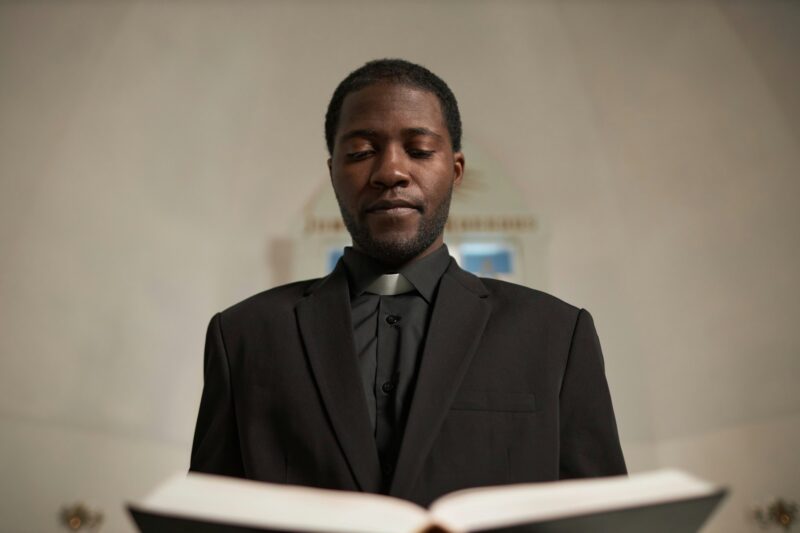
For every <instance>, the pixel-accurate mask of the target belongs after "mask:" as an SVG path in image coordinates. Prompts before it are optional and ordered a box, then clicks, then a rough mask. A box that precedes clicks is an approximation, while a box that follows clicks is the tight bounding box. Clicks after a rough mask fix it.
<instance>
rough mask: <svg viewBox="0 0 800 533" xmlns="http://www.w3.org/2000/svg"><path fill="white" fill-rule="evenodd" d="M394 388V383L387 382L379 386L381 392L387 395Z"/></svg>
mask: <svg viewBox="0 0 800 533" xmlns="http://www.w3.org/2000/svg"><path fill="white" fill-rule="evenodd" d="M394 387H395V385H394V381H387V382H386V383H384V384H383V385H381V390H382V391H383V392H385V393H386V394H389V393H390V392H392V391H393V390H394Z"/></svg>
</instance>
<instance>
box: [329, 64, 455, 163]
mask: <svg viewBox="0 0 800 533" xmlns="http://www.w3.org/2000/svg"><path fill="white" fill-rule="evenodd" d="M376 83H390V84H396V85H406V86H409V87H414V88H415V89H422V90H424V91H430V92H432V93H433V94H434V95H436V98H438V100H439V105H441V107H442V115H443V116H444V121H445V124H446V126H447V131H448V133H449V134H450V140H451V143H452V146H453V151H454V152H458V151H460V150H461V114H460V113H459V112H458V102H456V97H455V95H454V94H453V91H451V90H450V87H448V86H447V84H446V83H445V82H444V80H442V79H441V78H440V77H439V76H437V75H436V74H434V73H433V72H431V71H430V70H428V69H426V68H425V67H423V66H422V65H417V64H415V63H411V62H410V61H405V60H403V59H376V60H374V61H370V62H368V63H366V64H365V65H364V66H363V67H360V68H358V69H356V70H354V71H353V72H351V73H350V74H348V75H347V77H346V78H345V79H343V80H342V82H341V83H339V85H338V87H336V90H335V91H333V96H332V97H331V101H330V103H329V104H328V111H327V113H325V142H326V143H327V145H328V153H329V154H333V145H334V141H335V140H336V130H337V129H338V128H339V117H340V115H341V113H342V103H343V102H344V99H345V97H346V96H347V95H348V94H350V93H353V92H356V91H359V90H361V89H363V88H365V87H368V86H370V85H374V84H376Z"/></svg>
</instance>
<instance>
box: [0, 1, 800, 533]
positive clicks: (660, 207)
mask: <svg viewBox="0 0 800 533" xmlns="http://www.w3.org/2000/svg"><path fill="white" fill-rule="evenodd" d="M798 27H800V4H798V3H797V2H793V1H784V2H778V1H759V2H730V1H726V2H719V3H717V2H701V1H696V2H689V1H686V2H645V1H641V2H630V1H626V2H621V1H620V2H557V1H555V0H553V1H541V2H516V1H514V2H512V1H496V2H437V3H428V2H407V3H397V2H366V1H364V2H361V1H350V2H338V3H328V2H289V1H288V0H287V1H282V2H251V1H244V0H242V1H228V2H221V1H220V2H211V1H206V2H182V1H169V2H155V1H143V2H99V1H71V2H44V1H41V2H30V3H24V2H2V3H0V217H2V224H0V246H1V248H0V253H1V255H0V357H1V359H0V479H2V481H1V482H0V516H2V517H3V521H2V523H0V530H4V531H5V530H8V531H23V530H30V531H54V530H56V524H55V513H56V512H57V510H58V508H59V507H60V506H61V505H62V504H64V503H70V502H72V501H75V500H78V499H83V500H85V501H88V502H91V503H95V504H97V505H99V506H101V507H102V508H103V509H104V510H105V512H106V515H107V526H108V527H107V529H106V530H107V531H121V530H126V529H127V528H129V527H130V526H129V525H128V523H127V521H126V518H125V517H124V515H123V514H122V511H121V507H120V502H121V501H122V500H123V499H128V498H135V497H138V496H140V495H141V494H143V493H144V492H145V491H146V490H147V489H148V488H149V487H151V486H152V485H153V484H154V483H156V482H157V481H158V480H160V479H161V478H163V477H165V476H167V475H168V474H169V473H171V472H172V471H174V470H180V469H184V468H185V467H186V465H187V461H188V450H189V446H190V440H191V433H192V427H193V424H194V416H195V413H196V408H197V402H198V399H199V394H200V387H201V352H202V343H203V336H204V331H205V326H206V323H207V320H208V319H209V318H210V316H211V315H212V313H214V312H215V311H217V310H219V309H222V308H224V307H226V306H228V305H230V304H231V303H233V302H235V301H237V300H239V299H241V298H243V297H245V296H247V295H249V294H252V293H254V292H257V291H258V290H261V289H262V288H265V287H267V286H269V285H270V284H271V283H272V282H273V281H274V280H276V279H280V278H281V275H279V274H278V273H277V272H276V271H275V269H274V265H276V264H277V265H280V264H281V258H280V257H278V256H276V255H275V254H276V251H278V250H281V249H282V248H281V247H280V246H274V245H273V243H275V242H276V241H280V240H281V239H284V238H285V237H286V236H287V235H290V234H291V232H292V228H291V225H290V222H289V221H293V220H297V218H298V213H299V211H300V209H301V208H302V206H303V205H304V203H305V202H306V201H307V199H308V198H309V197H310V196H311V195H312V193H313V191H314V190H315V189H316V188H317V187H318V186H319V184H320V183H321V182H323V181H324V180H325V176H326V169H325V165H324V160H325V157H326V155H325V152H324V143H323V137H322V131H321V130H322V117H323V114H324V110H325V106H326V104H327V99H328V97H329V95H330V93H331V91H332V90H333V88H334V86H335V84H336V83H337V82H338V81H339V79H340V78H341V77H342V76H343V75H344V74H345V73H346V72H348V71H349V70H351V69H352V68H354V67H356V66H358V65H359V64H361V63H363V62H364V61H366V60H368V59H372V58H375V57H383V56H402V57H406V58H408V59H411V60H415V61H419V62H422V63H424V64H425V65H427V66H429V67H430V68H431V69H432V70H434V71H435V72H437V73H439V74H440V75H442V77H444V78H445V79H446V80H447V81H448V83H449V84H450V85H451V87H452V88H453V89H454V91H455V93H456V95H457V96H458V97H459V100H460V103H461V107H462V114H463V117H464V123H465V131H466V138H467V139H468V141H469V142H470V143H471V144H473V145H475V146H479V147H481V149H482V151H483V152H484V153H486V154H488V155H489V156H491V157H492V158H493V159H494V160H496V161H497V162H499V164H500V165H502V167H503V169H504V171H505V174H506V175H507V176H508V177H510V178H511V179H512V180H513V181H514V182H515V183H516V185H517V187H518V188H519V189H520V191H521V193H522V195H523V196H524V198H525V201H526V202H527V204H528V206H529V207H530V209H531V211H532V212H533V213H535V214H536V216H537V217H538V218H539V219H540V220H541V222H542V225H543V227H544V228H546V230H547V234H548V242H549V247H548V249H547V253H546V256H545V261H546V265H545V267H546V268H545V270H546V272H548V276H547V278H546V280H544V281H543V284H542V285H543V286H542V287H540V288H543V289H545V290H547V291H550V292H553V293H555V294H557V295H559V296H561V297H562V298H564V299H566V300H568V301H570V302H572V303H574V304H576V305H580V306H583V307H586V308H588V309H590V310H591V311H592V313H593V315H594V316H595V320H596V322H597V325H598V328H599V332H600V336H601V339H602V341H603V345H604V349H605V352H606V359H607V370H608V373H609V379H610V381H611V384H612V387H613V393H614V399H615V403H616V407H617V411H618V418H619V425H620V429H621V432H622V437H623V441H624V442H623V444H624V446H625V449H626V452H627V454H628V457H629V462H630V466H631V468H632V469H634V470H643V469H649V468H654V467H658V466H678V467H684V468H688V469H690V470H692V471H694V472H696V473H698V474H700V475H703V476H707V477H709V478H710V479H713V480H716V481H719V482H725V483H732V484H733V488H734V494H733V497H732V498H731V499H730V500H729V501H728V503H727V505H726V507H725V508H724V509H723V512H722V513H720V515H718V516H717V517H716V518H715V520H714V521H713V522H712V523H711V524H710V526H709V527H708V529H707V530H708V531H719V532H722V531H725V532H730V531H751V530H752V531H755V530H756V528H755V526H754V525H753V524H748V523H747V522H746V521H745V520H744V519H743V515H744V513H745V511H746V509H747V507H748V506H749V505H750V503H751V502H754V501H757V500H759V499H761V498H763V497H765V496H767V495H770V494H778V495H783V496H787V497H793V498H795V500H797V499H800V481H798V480H800V462H798V455H797V453H796V450H797V449H798V447H799V446H798V445H800V394H798V393H797V382H798V378H799V377H800V335H798V327H797V326H796V322H797V320H798V313H797V311H796V306H797V304H796V301H797V299H798V295H799V293H800V281H798V275H797V273H798V272H800V247H798V245H799V244H800V242H798V237H797V235H798V229H800V224H798V223H799V222H800V210H798V208H797V202H798V199H799V198H800V150H798V148H800V146H799V145H800V97H798V95H800V64H799V63H800V60H799V59H798V57H800V54H798V51H799V50H800V33H798V32H797V31H796V28H798ZM467 162H468V163H467V164H469V154H467Z"/></svg>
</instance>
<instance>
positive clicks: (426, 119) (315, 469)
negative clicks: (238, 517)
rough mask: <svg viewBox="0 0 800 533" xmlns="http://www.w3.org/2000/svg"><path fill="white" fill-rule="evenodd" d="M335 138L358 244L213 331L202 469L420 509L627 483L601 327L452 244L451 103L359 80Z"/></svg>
mask: <svg viewBox="0 0 800 533" xmlns="http://www.w3.org/2000/svg"><path fill="white" fill-rule="evenodd" d="M325 133H326V139H327V144H328V150H329V153H330V159H329V160H328V168H329V171H330V177H331V183H332V185H333V189H334V192H335V193H336V198H337V200H338V202H339V206H340V208H341V212H342V218H343V219H344V222H345V225H346V227H347V230H348V231H349V233H350V235H351V237H352V241H353V246H352V248H349V247H348V248H346V249H345V254H344V257H343V258H342V260H341V261H340V262H339V263H338V264H337V266H336V268H335V269H334V271H333V272H332V273H331V274H330V275H329V276H327V277H325V278H322V279H318V280H311V281H304V282H299V283H293V284H289V285H284V286H281V287H277V288H274V289H272V290H269V291H266V292H263V293H261V294H258V295H256V296H253V297H251V298H249V299H247V300H245V301H243V302H241V303H239V304H237V305H235V306H233V307H231V308H229V309H227V310H226V311H223V312H222V313H219V314H217V315H216V316H214V318H213V319H212V320H211V324H210V325H209V329H208V336H207V344H206V353H205V387H204V390H203V396H202V400H201V404H200V413H199V416H198V420H197V428H196V432H195V439H194V445H193V450H192V461H191V469H192V470H196V471H202V472H209V473H215V474H225V475H231V476H241V477H246V478H251V479H256V480H262V481H270V482H278V483H290V484H302V485H311V486H318V487H326V488H337V489H347V490H361V491H367V492H383V493H388V494H391V495H394V496H398V497H401V498H406V499H409V500H412V501H415V502H417V503H420V504H422V505H426V504H428V503H430V502H431V501H433V500H434V499H435V498H436V497H438V496H440V495H442V494H444V493H447V492H450V491H453V490H457V489H461V488H466V487H474V486H481V485H497V484H505V483H515V482H528V481H545V480H556V479H563V478H571V477H582V476H602V475H614V474H623V473H625V462H624V459H623V456H622V451H621V449H620V446H619V440H618V437H617V429H616V424H615V421H614V413H613V410H612V406H611V399H610V396H609V391H608V386H607V384H606V379H605V375H604V369H603V359H602V354H601V352H600V345H599V342H598V339H597V335H596V333H595V330H594V326H593V323H592V318H591V316H590V315H589V313H588V312H586V311H584V310H581V309H578V308H575V307H572V306H571V305H568V304H566V303H564V302H562V301H560V300H558V299H556V298H554V297H552V296H549V295H546V294H544V293H541V292H538V291H535V290H532V289H528V288H525V287H521V286H518V285H513V284H510V283H505V282H501V281H496V280H490V279H479V278H477V277H475V276H473V275H471V274H469V273H467V272H465V271H463V270H461V269H460V268H459V267H458V265H457V264H456V263H455V261H453V260H452V259H451V258H450V256H449V254H448V252H447V248H446V246H445V245H444V244H443V231H444V226H445V222H446V220H447V214H448V208H449V204H450V197H451V194H452V192H453V188H454V187H456V186H458V185H459V183H460V182H461V180H462V178H463V175H464V155H463V154H462V153H461V151H460V149H461V148H460V143H461V121H460V117H459V112H458V106H457V104H456V99H455V97H454V96H453V94H452V92H451V91H450V89H449V88H448V87H447V85H446V84H445V83H444V82H443V81H442V80H441V79H439V78H438V77H436V76H435V75H434V74H432V73H431V72H429V71H428V70H426V69H425V68H423V67H421V66H418V65H414V64H411V63H408V62H405V61H400V60H380V61H373V62H370V63H367V64H366V65H365V66H363V67H361V68H360V69H358V70H356V71H354V72H353V73H351V74H350V75H349V76H348V77H347V78H345V80H343V81H342V83H341V84H340V85H339V87H338V88H337V89H336V91H335V92H334V94H333V97H332V99H331V102H330V105H329V108H328V113H327V115H326V121H325Z"/></svg>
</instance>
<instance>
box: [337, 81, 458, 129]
mask: <svg viewBox="0 0 800 533" xmlns="http://www.w3.org/2000/svg"><path fill="white" fill-rule="evenodd" d="M407 128H427V129H429V130H432V131H434V132H435V133H438V134H439V135H442V136H446V135H447V133H448V132H447V127H446V125H445V121H444V115H443V113H442V106H441V104H440V103H439V99H438V98H437V97H436V95H435V94H434V93H432V92H430V91H426V90H424V89H418V88H416V87H410V86H406V85H397V84H388V83H377V84H374V85H369V86H367V87H365V88H363V89H360V90H358V91H355V92H352V93H350V94H348V95H347V96H346V97H345V99H344V102H343V103H342V111H341V115H340V117H339V127H338V131H337V137H339V136H341V135H343V134H346V133H347V132H348V131H351V130H354V129H370V130H376V131H383V132H386V133H391V132H392V130H394V129H397V130H398V131H399V130H402V129H407ZM448 138H449V136H448Z"/></svg>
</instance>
